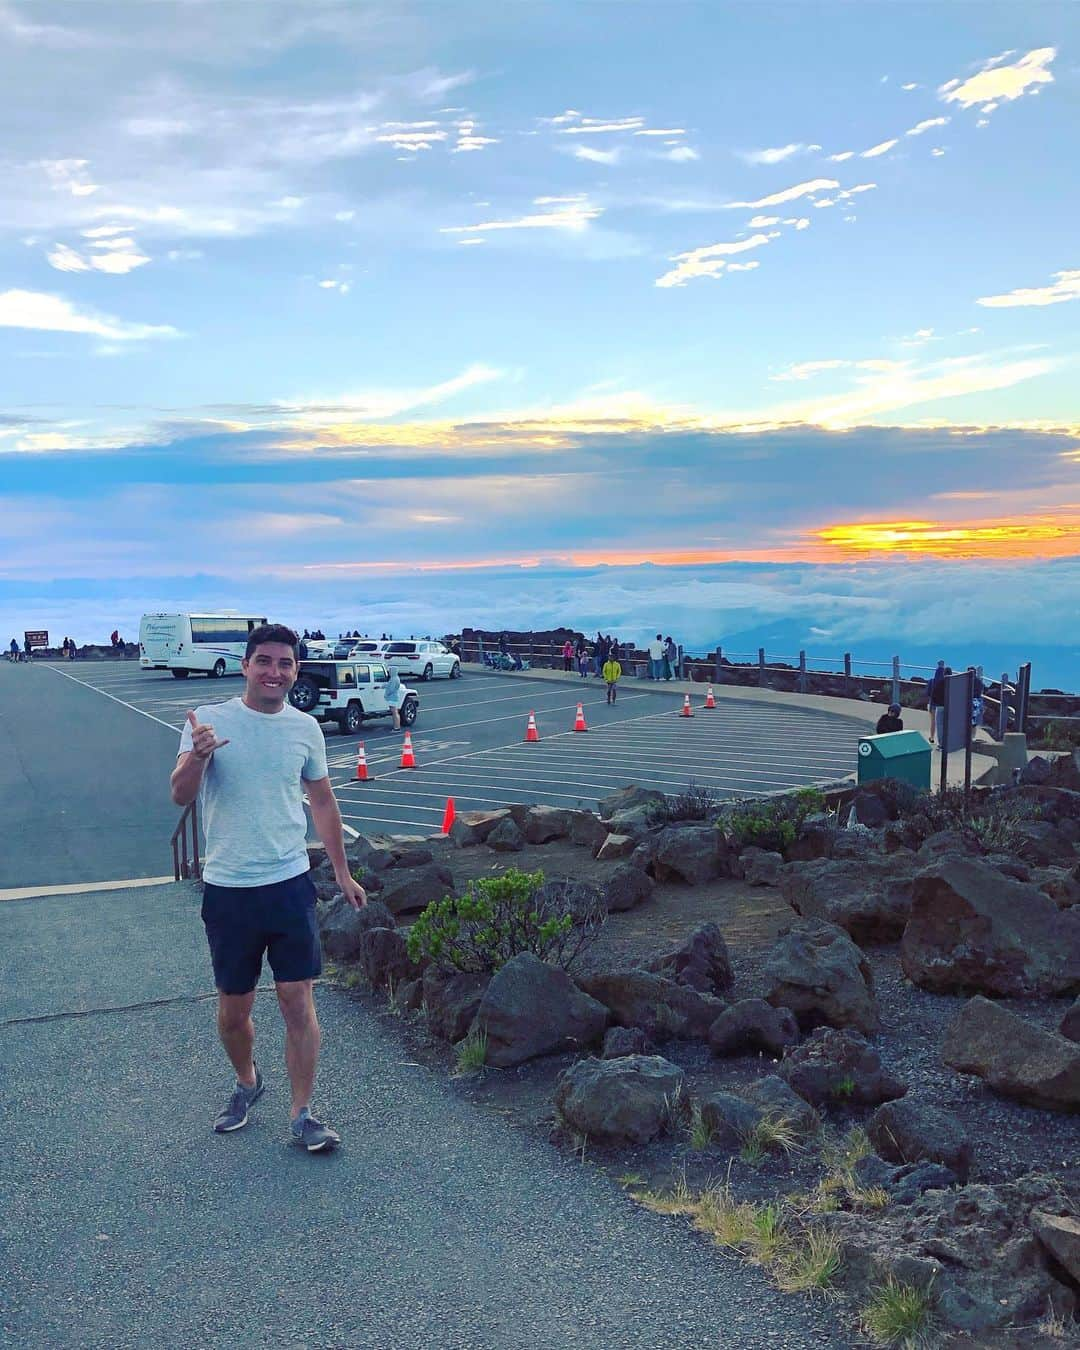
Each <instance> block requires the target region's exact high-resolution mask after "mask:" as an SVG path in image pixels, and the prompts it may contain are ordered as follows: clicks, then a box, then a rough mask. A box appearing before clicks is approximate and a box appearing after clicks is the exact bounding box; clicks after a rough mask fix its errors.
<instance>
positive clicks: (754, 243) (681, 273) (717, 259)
mask: <svg viewBox="0 0 1080 1350" xmlns="http://www.w3.org/2000/svg"><path fill="white" fill-rule="evenodd" d="M775 238H776V234H775V233H774V234H754V235H751V236H750V238H749V239H742V240H739V241H738V242H735V243H723V244H707V245H706V246H705V247H704V248H695V249H691V250H690V251H689V252H688V253H676V254H675V256H674V257H673V258H672V259H671V261H672V262H673V263H677V264H678V266H676V267H673V268H672V269H671V271H670V272H665V273H664V275H663V276H662V277H658V278H657V280H656V282H655V284H656V285H657V286H660V287H663V288H665V289H666V288H668V287H671V286H685V285H686V283H687V282H688V281H692V280H693V279H694V278H695V277H718V276H719V275H720V274H721V272H722V271H723V270H724V268H725V267H726V266H727V265H728V264H727V259H728V257H729V256H730V255H731V254H734V253H746V252H747V251H748V250H749V249H752V248H761V246H762V245H763V244H768V243H770V242H771V241H772V240H773V239H775Z"/></svg>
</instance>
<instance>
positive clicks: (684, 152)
mask: <svg viewBox="0 0 1080 1350" xmlns="http://www.w3.org/2000/svg"><path fill="white" fill-rule="evenodd" d="M657 158H658V159H668V160H670V161H671V162H672V164H690V163H691V162H692V161H693V160H695V159H700V158H701V156H700V155H699V154H698V152H697V151H696V150H695V149H693V148H692V147H691V146H689V145H677V146H675V147H674V148H673V149H671V150H665V151H662V152H661V153H660V154H659V155H657Z"/></svg>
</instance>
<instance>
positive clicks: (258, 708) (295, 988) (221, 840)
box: [170, 624, 367, 1153]
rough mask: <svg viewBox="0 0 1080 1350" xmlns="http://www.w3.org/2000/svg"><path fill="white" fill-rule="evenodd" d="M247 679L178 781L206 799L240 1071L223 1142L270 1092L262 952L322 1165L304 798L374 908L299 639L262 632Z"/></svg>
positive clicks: (213, 932)
mask: <svg viewBox="0 0 1080 1350" xmlns="http://www.w3.org/2000/svg"><path fill="white" fill-rule="evenodd" d="M242 669H243V672H244V678H245V680H246V684H245V688H244V694H243V697H242V698H232V699H229V700H228V701H227V702H225V703H217V704H212V705H209V706H204V707H200V708H196V709H195V710H194V711H193V712H189V713H188V715H187V724H186V725H185V727H184V729H183V732H182V733H181V736H180V752H179V756H178V758H177V763H176V768H175V769H174V770H173V774H172V779H171V783H170V787H171V790H172V799H173V801H174V802H175V803H176V804H177V806H187V805H188V803H189V802H191V801H193V800H194V798H195V796H196V795H198V797H199V800H200V805H201V807H202V813H203V823H204V828H205V831H206V863H205V867H204V872H203V878H204V881H205V882H206V885H205V889H204V892H203V905H202V919H203V923H204V925H205V927H206V936H207V939H208V940H209V943H210V953H211V957H212V960H213V966H214V981H215V983H216V985H217V988H218V1032H219V1034H220V1036H221V1041H222V1044H223V1045H224V1047H225V1051H226V1053H227V1054H228V1056H229V1059H230V1060H231V1061H232V1065H233V1068H234V1069H235V1070H236V1086H235V1088H234V1090H233V1093H232V1096H231V1097H230V1099H229V1102H228V1105H227V1106H226V1107H225V1109H224V1110H223V1111H222V1112H221V1114H220V1115H219V1116H218V1117H217V1119H216V1120H215V1121H214V1129H215V1130H216V1131H217V1132H218V1133H219V1134H224V1133H228V1132H229V1131H231V1130H238V1129H240V1128H241V1126H243V1125H246V1124H247V1121H248V1111H249V1109H250V1107H251V1106H252V1105H253V1104H254V1102H255V1101H256V1100H257V1099H258V1098H259V1097H260V1096H261V1095H262V1092H263V1078H262V1074H261V1073H260V1072H259V1069H258V1067H257V1066H256V1064H255V1060H254V1058H253V1053H252V1052H253V1049H254V1044H255V1027H254V1024H253V1022H252V1020H251V1011H252V1007H253V1005H254V1002H255V989H256V986H257V985H258V982H259V976H260V974H261V972H262V958H263V953H264V952H265V953H266V954H267V955H268V957H269V960H270V966H271V969H272V970H273V972H274V981H275V985H276V989H277V997H278V1004H279V1005H280V1007H281V1012H282V1015H283V1016H284V1018H285V1063H286V1066H287V1068H288V1073H289V1082H290V1084H291V1087H292V1111H291V1122H292V1123H291V1129H292V1136H293V1138H294V1140H296V1141H297V1142H298V1143H300V1144H303V1145H304V1147H305V1148H306V1149H307V1150H308V1152H309V1153H315V1152H318V1151H319V1150H320V1149H324V1148H332V1147H333V1146H334V1145H335V1144H338V1143H340V1142H341V1138H340V1136H339V1135H338V1134H337V1132H336V1131H335V1130H332V1129H330V1127H329V1126H328V1125H325V1124H324V1123H323V1122H322V1121H320V1120H317V1119H316V1118H315V1116H313V1115H312V1113H311V1093H312V1088H313V1086H314V1082H315V1067H316V1064H317V1062H318V1057H319V1043H320V1032H319V1023H318V1019H317V1018H316V1015H315V1004H314V1001H313V999H312V994H311V990H312V981H313V980H314V979H315V978H316V976H318V975H319V974H320V973H321V970H322V954H321V950H320V946H319V932H318V926H317V924H316V921H315V887H314V886H313V885H312V883H311V879H310V878H309V876H308V856H307V820H306V818H305V816H304V806H303V800H302V794H303V792H304V790H305V789H306V791H307V796H308V803H309V805H310V807H311V816H312V819H313V820H314V822H315V828H316V830H317V831H318V834H319V838H320V839H321V840H322V842H323V845H324V847H325V848H326V852H327V855H328V857H329V858H330V861H331V862H332V863H333V867H334V876H335V878H336V880H337V884H338V885H339V886H340V887H341V891H342V894H343V895H344V896H345V898H346V900H348V902H349V903H350V904H351V905H352V906H353V907H354V908H356V909H359V908H360V906H361V905H366V904H367V896H366V895H365V893H364V889H363V887H362V886H360V885H358V884H357V882H356V881H355V880H354V879H353V878H352V876H351V875H350V874H349V865H348V862H347V860H346V858H345V846H344V841H343V838H342V830H341V814H340V812H339V811H338V805H337V801H336V799H335V797H334V794H333V791H332V790H331V787H330V779H329V776H328V772H327V767H326V746H325V744H324V742H323V736H322V732H321V731H320V729H319V725H318V723H317V722H316V721H315V719H314V718H312V717H309V716H308V715H307V713H302V712H298V711H297V710H296V709H295V708H293V707H292V706H291V705H290V704H289V703H287V702H286V700H287V697H288V693H289V690H290V689H291V688H292V686H293V685H294V684H295V682H296V676H297V640H296V634H295V633H294V632H293V631H292V629H290V628H285V627H284V626H282V625H281V624H262V625H261V626H260V627H258V628H256V629H254V630H253V631H252V633H251V634H250V636H249V637H248V641H247V650H246V653H245V656H244V660H243V662H242ZM211 718H213V721H211V720H210V719H211Z"/></svg>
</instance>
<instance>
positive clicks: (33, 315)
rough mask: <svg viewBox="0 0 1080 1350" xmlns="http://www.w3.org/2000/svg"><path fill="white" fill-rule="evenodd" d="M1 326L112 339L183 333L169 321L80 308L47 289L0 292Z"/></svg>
mask: <svg viewBox="0 0 1080 1350" xmlns="http://www.w3.org/2000/svg"><path fill="white" fill-rule="evenodd" d="M0 327H3V328H29V329H37V330H42V331H47V332H54V333H87V334H90V335H91V336H93V337H100V338H106V339H108V340H109V341H111V342H137V341H140V340H142V339H143V338H164V337H179V336H180V334H179V332H178V330H177V329H175V328H173V327H171V325H169V324H146V323H128V322H127V321H126V320H124V319H117V318H114V317H113V316H112V315H109V314H97V313H94V312H92V311H89V310H82V311H80V310H78V309H76V308H75V306H74V305H73V304H72V303H71V301H70V300H65V299H64V297H63V296H62V295H50V294H47V293H46V292H44V291H19V290H13V291H3V292H0Z"/></svg>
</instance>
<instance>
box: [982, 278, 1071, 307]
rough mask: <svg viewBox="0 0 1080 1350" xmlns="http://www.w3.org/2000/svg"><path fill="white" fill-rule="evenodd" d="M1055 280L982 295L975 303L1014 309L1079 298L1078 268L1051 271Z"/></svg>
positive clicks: (1053, 303)
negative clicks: (1043, 284) (1069, 270)
mask: <svg viewBox="0 0 1080 1350" xmlns="http://www.w3.org/2000/svg"><path fill="white" fill-rule="evenodd" d="M1051 275H1052V276H1053V277H1054V278H1055V280H1054V281H1053V282H1052V283H1051V284H1050V285H1049V286H1039V287H1021V288H1020V289H1018V290H1015V291H1008V292H1007V293H1006V294H1005V295H984V296H982V297H981V298H980V299H979V300H978V301H977V302H976V303H977V304H980V305H985V306H986V307H987V308H988V309H1015V308H1017V307H1018V306H1027V305H1060V304H1062V303H1063V302H1064V301H1066V300H1080V270H1075V271H1071V272H1053V273H1052V274H1051Z"/></svg>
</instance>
